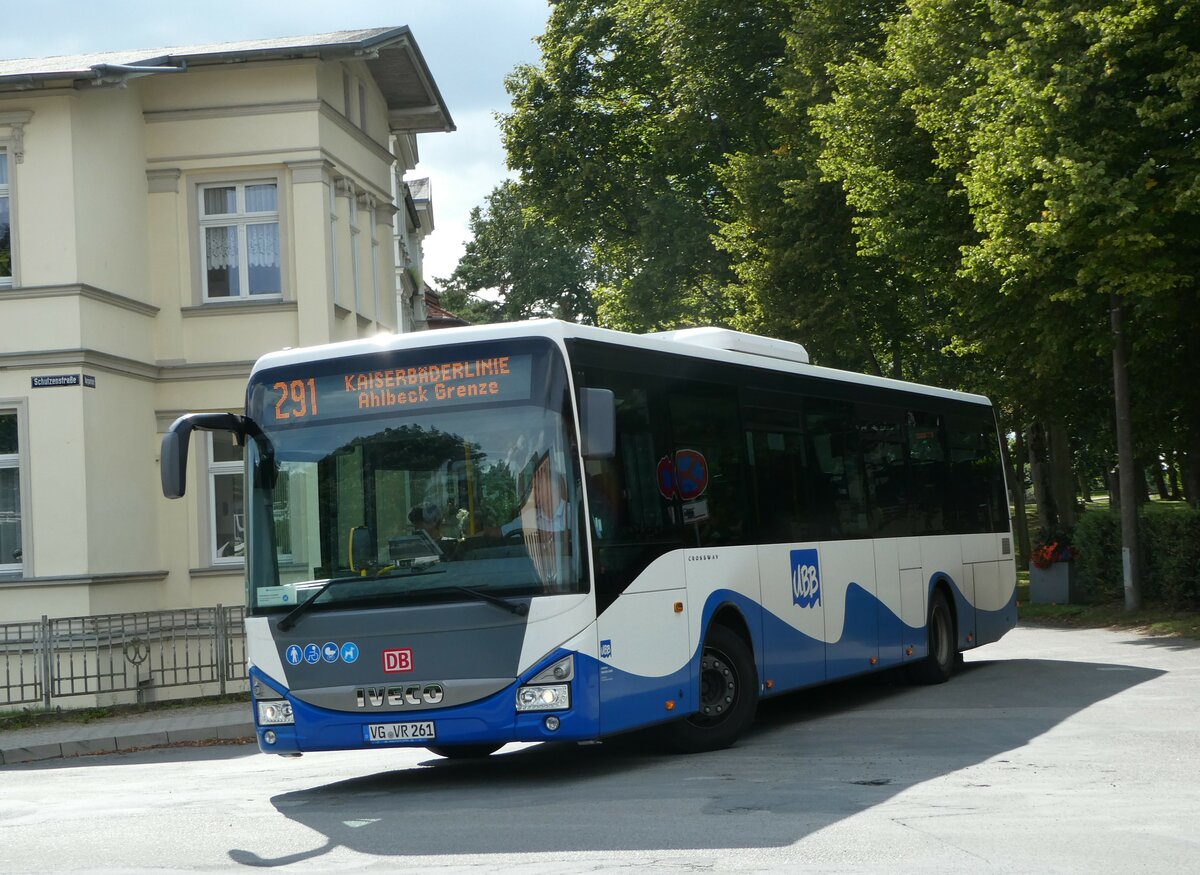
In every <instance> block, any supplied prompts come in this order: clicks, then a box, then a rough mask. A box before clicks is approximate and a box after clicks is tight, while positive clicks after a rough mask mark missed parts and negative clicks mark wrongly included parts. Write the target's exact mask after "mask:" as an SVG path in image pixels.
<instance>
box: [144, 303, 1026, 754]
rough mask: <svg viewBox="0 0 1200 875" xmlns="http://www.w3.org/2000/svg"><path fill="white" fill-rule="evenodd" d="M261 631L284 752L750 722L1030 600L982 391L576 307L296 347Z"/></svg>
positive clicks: (277, 434)
mask: <svg viewBox="0 0 1200 875" xmlns="http://www.w3.org/2000/svg"><path fill="white" fill-rule="evenodd" d="M196 428H200V429H207V430H228V431H232V432H234V433H235V435H236V436H237V439H238V440H239V441H240V442H241V443H242V444H243V445H244V447H245V465H246V469H245V470H246V501H247V508H246V517H247V538H246V547H245V556H246V578H247V593H246V599H247V601H246V607H247V619H246V632H247V647H248V655H249V659H250V663H251V669H250V677H251V687H252V696H253V703H254V714H255V720H256V725H257V729H258V741H259V745H260V747H261V748H262V750H264V751H266V752H269V753H277V754H287V755H294V754H299V753H302V752H308V751H321V750H345V749H361V748H372V747H393V746H397V745H399V746H416V747H426V748H429V749H430V750H432V751H434V752H435V753H438V754H441V755H444V756H448V757H470V756H485V755H487V754H489V753H491V752H492V751H494V750H496V749H497V748H499V747H500V746H501V745H503V744H505V743H506V742H513V741H526V742H529V741H559V740H572V741H593V740H597V739H603V738H605V737H609V736H612V735H615V734H618V733H623V732H627V731H629V730H634V729H640V728H643V727H649V726H654V725H657V724H661V726H662V731H663V733H664V734H665V736H666V737H667V738H668V739H669V740H670V741H671V742H672V743H673V744H674V745H675V746H676V747H677V748H678V749H680V750H683V751H703V750H712V749H717V748H721V747H724V746H727V745H729V744H731V743H733V742H734V741H735V740H736V739H737V738H738V737H739V736H740V735H741V734H742V733H743V732H745V731H746V729H747V728H748V727H749V726H750V725H751V723H752V721H753V719H754V713H755V708H756V705H757V703H758V701H759V699H760V698H762V697H764V696H774V695H778V694H782V693H787V692H790V691H794V690H797V689H801V688H804V687H810V686H813V685H817V684H822V683H826V682H829V681H834V680H838V679H841V678H849V677H853V676H856V675H863V674H867V673H870V672H877V671H882V670H884V669H890V668H896V667H901V666H906V667H907V669H908V671H909V672H910V673H911V674H912V675H913V676H914V677H915V678H917V679H918V680H920V681H923V682H929V683H937V682H941V681H944V680H946V679H948V678H949V677H950V675H951V674H952V673H953V671H954V670H955V667H956V665H957V663H958V660H959V658H960V654H961V652H962V651H964V650H967V649H970V648H974V647H977V646H979V645H981V644H985V643H988V642H991V641H996V640H997V639H999V638H1000V637H1001V636H1002V635H1003V634H1004V633H1005V632H1006V631H1007V630H1009V629H1011V628H1012V627H1013V626H1014V625H1015V623H1016V574H1015V568H1014V563H1013V557H1012V537H1011V524H1010V519H1009V513H1008V501H1007V497H1006V492H1005V483H1004V474H1003V466H1002V464H1001V455H1000V446H999V435H998V432H997V426H996V420H995V416H994V413H993V410H992V407H991V405H990V404H989V403H988V401H987V399H986V398H983V397H980V396H977V395H969V394H964V393H960V392H953V391H948V390H944V389H937V388H931V387H928V386H921V385H914V384H909V383H903V382H898V381H894V380H887V379H880V378H875V377H868V376H862V375H858V374H851V373H846V372H841V371H835V370H829V369H825V368H820V367H815V366H813V365H811V364H810V363H809V362H808V356H807V354H806V353H805V351H804V348H803V347H802V346H800V345H798V344H793V343H788V342H783V341H778V340H772V339H769V338H762V337H756V336H753V335H747V334H741V333H738V332H733V331H728V330H724V329H717V328H700V329H688V330H681V331H675V332H664V333H658V334H650V335H644V336H640V335H633V334H626V333H621V332H615V331H609V330H604V329H598V328H591V327H585V326H579V325H573V324H569V323H565V322H558V321H553V320H545V321H534V322H525V323H513V324H504V325H493V326H478V327H466V328H456V329H451V330H443V331H430V332H422V333H417V334H405V335H398V336H390V335H384V336H378V337H375V338H372V339H369V340H358V341H351V342H347V343H338V344H331V345H327V346H321V347H314V348H309V349H292V350H285V351H281V352H275V353H270V354H268V355H265V356H263V357H262V358H261V359H260V360H259V361H258V362H257V364H256V365H255V367H254V369H253V372H252V374H251V377H250V382H249V387H248V390H247V395H246V406H245V414H244V415H239V414H230V413H198V414H188V415H185V416H183V417H181V418H180V419H179V420H178V421H177V422H176V423H175V424H174V425H173V426H172V428H171V429H170V431H169V432H168V434H167V435H165V437H164V439H163V452H162V474H163V489H164V492H165V493H166V494H167V495H168V496H170V497H178V496H179V495H182V494H183V491H184V479H185V472H186V469H187V447H188V439H189V435H190V432H191V431H192V430H193V429H196Z"/></svg>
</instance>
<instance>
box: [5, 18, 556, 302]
mask: <svg viewBox="0 0 1200 875" xmlns="http://www.w3.org/2000/svg"><path fill="white" fill-rule="evenodd" d="M2 8H3V15H2V16H0V17H2V18H3V21H4V26H3V28H0V58H6V59H7V58H42V57H50V56H52V55H73V54H79V53H83V52H103V51H116V50H120V49H142V48H160V47H167V46H182V45H196V44H203V43H215V42H233V41H236V40H247V39H267V38H270V37H285V36H305V35H308V34H316V33H329V32H331V31H337V30H352V29H355V28H366V27H399V26H401V25H408V26H409V27H410V28H411V29H412V34H413V38H414V39H415V40H416V43H417V46H418V47H419V48H420V50H421V54H422V55H424V56H425V62H426V63H427V64H428V65H429V70H430V72H431V73H432V74H433V78H434V81H435V82H436V83H437V86H438V89H439V90H440V91H441V93H442V99H443V100H444V101H445V102H446V106H447V107H448V108H449V110H450V117H451V118H452V119H453V120H454V124H455V126H456V127H457V130H455V131H453V132H451V133H431V134H421V135H419V137H418V139H417V149H418V152H419V154H420V163H419V164H418V165H417V168H416V170H414V171H412V172H411V173H409V174H408V178H411V179H418V178H420V177H425V176H427V177H429V179H430V185H431V187H432V197H433V217H434V231H433V233H432V234H431V235H430V236H429V237H427V238H426V240H425V280H426V282H428V283H429V284H430V285H432V286H434V287H435V288H436V287H438V286H439V285H440V284H439V283H437V281H436V278H438V277H448V276H450V274H451V273H452V272H453V271H454V267H455V265H457V264H458V260H459V258H460V257H461V256H462V254H463V249H464V246H465V244H466V242H467V240H468V239H470V229H469V228H468V220H469V217H470V212H471V208H472V207H476V206H479V205H480V204H481V203H482V202H483V199H484V197H485V196H486V195H487V194H488V193H489V192H490V191H491V190H492V189H493V188H494V187H495V186H497V185H498V184H500V182H502V181H503V180H504V179H505V178H506V177H507V176H508V175H509V174H508V171H507V169H506V167H505V162H504V149H503V147H502V146H501V144H500V132H499V129H498V127H497V125H496V121H495V114H496V113H497V112H505V111H507V110H508V108H509V100H508V95H507V94H506V93H505V91H504V77H505V76H506V75H507V74H508V73H509V72H510V71H511V70H512V69H513V68H514V67H515V66H517V65H518V64H523V63H536V62H537V60H538V49H537V45H536V43H535V42H534V38H535V37H536V36H538V35H539V34H541V32H542V31H543V29H544V28H545V24H546V20H547V18H548V16H549V7H548V5H547V2H546V0H411V2H397V0H392V2H378V0H344V2H340V3H339V2H336V0H335V2H329V0H290V2H280V0H236V2H233V0H201V2H180V0H152V2H147V0H105V2H100V3H98V2H94V0H88V2H83V0H73V2H69V0H34V2H28V3H18V2H9V0H5V2H4V3H3V7H2Z"/></svg>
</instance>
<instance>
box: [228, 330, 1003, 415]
mask: <svg viewBox="0 0 1200 875" xmlns="http://www.w3.org/2000/svg"><path fill="white" fill-rule="evenodd" d="M526 337H544V338H547V339H549V340H552V341H554V342H555V343H557V344H559V345H560V346H561V345H562V343H563V342H564V341H566V340H569V339H572V338H579V339H581V340H591V341H596V342H599V343H609V344H613V345H615V346H627V347H632V348H636V349H642V350H654V351H658V352H664V353H673V354H675V355H682V356H692V357H697V358H704V359H707V360H714V361H725V362H730V363H732V364H740V365H746V366H749V367H755V368H764V369H767V370H772V371H779V372H782V373H791V374H802V375H805V376H809V377H814V378H816V379H822V380H832V381H837V382H843V383H854V384H857V385H861V386H875V387H879V388H881V389H891V390H897V391H905V392H915V393H918V394H922V395H930V396H934V397H939V398H950V399H954V400H957V401H965V402H968V403H974V404H986V405H989V406H990V405H991V401H989V400H988V399H987V398H986V397H984V396H983V395H975V394H972V393H969V392H959V391H956V390H953V389H942V388H939V387H937V386H928V385H924V384H921V383H908V382H905V381H903V380H893V379H890V378H887V377H876V376H872V375H870V374H859V373H855V372H853V371H843V370H838V369H836V368H824V367H820V366H818V365H814V364H811V363H809V361H808V353H807V351H806V350H805V349H804V347H803V346H801V345H800V344H798V343H790V342H788V341H782V340H776V339H774V338H770V337H761V336H759V335H754V334H746V333H743V332H738V331H730V330H728V329H722V328H697V329H683V330H680V331H663V332H657V333H651V334H633V333H631V332H627V331H614V330H613V329H610V328H595V327H593V326H590V325H578V324H576V323H573V322H564V321H562V320H559V319H531V320H528V321H524V322H501V323H497V324H493V325H468V326H462V327H456V328H442V329H438V330H436V331H416V332H409V333H406V334H377V335H375V336H374V337H369V338H365V339H361V340H347V341H342V342H339V343H327V344H322V345H320V346H308V347H296V348H288V349H282V350H279V351H277V352H269V353H266V354H265V355H263V356H262V357H261V358H259V360H258V361H257V362H256V363H255V365H254V368H253V370H252V371H251V376H252V377H253V375H254V374H256V373H258V372H259V371H262V370H267V369H270V368H277V367H286V366H288V365H297V364H303V363H306V362H314V361H326V360H328V359H332V358H341V357H350V356H361V355H370V354H372V353H378V352H385V351H388V350H416V349H435V348H437V347H445V346H457V345H459V344H464V343H475V342H479V341H488V340H503V339H506V338H514V339H515V338H526Z"/></svg>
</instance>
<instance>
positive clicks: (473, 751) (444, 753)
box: [426, 744, 503, 760]
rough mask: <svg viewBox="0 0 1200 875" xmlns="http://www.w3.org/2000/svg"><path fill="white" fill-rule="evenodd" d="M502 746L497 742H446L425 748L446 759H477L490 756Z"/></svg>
mask: <svg viewBox="0 0 1200 875" xmlns="http://www.w3.org/2000/svg"><path fill="white" fill-rule="evenodd" d="M502 746H503V745H499V744H446V745H437V746H435V747H430V748H426V749H427V750H428V751H429V752H430V753H432V754H437V755H438V756H440V757H445V758H446V759H448V760H479V759H483V758H484V757H487V756H491V755H492V754H494V753H495V752H496V751H498V750H499V749H500V748H501V747H502Z"/></svg>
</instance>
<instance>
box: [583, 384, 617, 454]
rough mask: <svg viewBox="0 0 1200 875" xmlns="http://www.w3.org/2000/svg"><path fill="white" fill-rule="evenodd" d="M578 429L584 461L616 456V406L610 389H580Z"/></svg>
mask: <svg viewBox="0 0 1200 875" xmlns="http://www.w3.org/2000/svg"><path fill="white" fill-rule="evenodd" d="M579 427H580V431H582V432H583V435H582V439H581V442H582V445H583V446H582V449H583V457H584V458H585V459H611V458H612V457H613V456H615V455H616V454H617V404H616V401H615V400H614V396H613V392H612V389H581V390H580V392H579Z"/></svg>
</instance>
